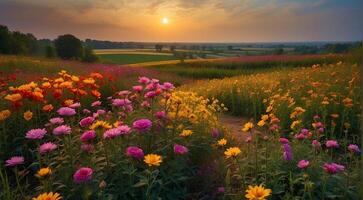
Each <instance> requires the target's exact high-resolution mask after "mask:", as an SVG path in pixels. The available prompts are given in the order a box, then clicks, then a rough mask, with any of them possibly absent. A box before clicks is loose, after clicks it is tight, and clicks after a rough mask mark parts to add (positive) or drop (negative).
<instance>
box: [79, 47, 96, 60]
mask: <svg viewBox="0 0 363 200" xmlns="http://www.w3.org/2000/svg"><path fill="white" fill-rule="evenodd" d="M97 60H98V57H97V56H96V55H95V54H94V53H93V50H92V49H91V48H89V47H85V48H84V55H83V57H82V61H84V62H96V61H97Z"/></svg>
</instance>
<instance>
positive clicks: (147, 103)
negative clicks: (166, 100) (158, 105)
mask: <svg viewBox="0 0 363 200" xmlns="http://www.w3.org/2000/svg"><path fill="white" fill-rule="evenodd" d="M141 106H142V107H146V108H148V107H150V103H149V102H148V101H143V102H142V103H141Z"/></svg>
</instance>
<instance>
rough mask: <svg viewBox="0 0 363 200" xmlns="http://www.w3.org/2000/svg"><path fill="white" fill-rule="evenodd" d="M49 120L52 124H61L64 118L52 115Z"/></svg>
mask: <svg viewBox="0 0 363 200" xmlns="http://www.w3.org/2000/svg"><path fill="white" fill-rule="evenodd" d="M49 122H50V123H51V124H52V125H61V124H63V123H64V120H63V118H61V117H54V118H52V119H50V120H49Z"/></svg>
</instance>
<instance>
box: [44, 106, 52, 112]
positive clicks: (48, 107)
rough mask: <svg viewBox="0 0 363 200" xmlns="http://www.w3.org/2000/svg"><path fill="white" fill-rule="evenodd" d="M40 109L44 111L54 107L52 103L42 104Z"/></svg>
mask: <svg viewBox="0 0 363 200" xmlns="http://www.w3.org/2000/svg"><path fill="white" fill-rule="evenodd" d="M42 109H43V111H44V112H50V111H52V110H53V109H54V107H53V105H52V104H47V105H44V106H43V108H42Z"/></svg>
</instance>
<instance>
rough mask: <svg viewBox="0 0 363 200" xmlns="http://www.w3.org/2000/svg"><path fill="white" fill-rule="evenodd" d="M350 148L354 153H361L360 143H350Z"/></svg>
mask: <svg viewBox="0 0 363 200" xmlns="http://www.w3.org/2000/svg"><path fill="white" fill-rule="evenodd" d="M348 150H349V151H350V152H352V153H356V154H359V153H360V149H359V147H358V145H356V144H350V145H349V146H348Z"/></svg>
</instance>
